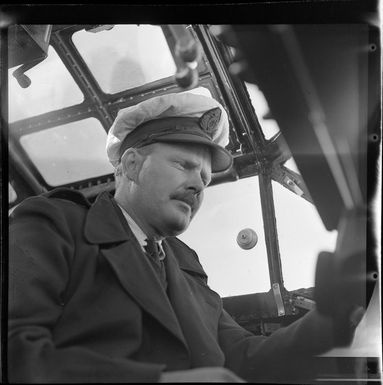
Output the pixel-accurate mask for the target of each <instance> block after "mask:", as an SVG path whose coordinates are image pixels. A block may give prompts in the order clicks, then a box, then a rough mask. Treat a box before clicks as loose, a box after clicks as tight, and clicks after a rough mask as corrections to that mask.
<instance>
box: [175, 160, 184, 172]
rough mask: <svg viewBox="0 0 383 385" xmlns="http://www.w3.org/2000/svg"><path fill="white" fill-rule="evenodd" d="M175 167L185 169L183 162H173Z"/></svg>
mask: <svg viewBox="0 0 383 385" xmlns="http://www.w3.org/2000/svg"><path fill="white" fill-rule="evenodd" d="M174 163H175V165H176V167H177V168H179V169H181V170H184V169H185V164H184V163H183V162H177V161H176V162H174Z"/></svg>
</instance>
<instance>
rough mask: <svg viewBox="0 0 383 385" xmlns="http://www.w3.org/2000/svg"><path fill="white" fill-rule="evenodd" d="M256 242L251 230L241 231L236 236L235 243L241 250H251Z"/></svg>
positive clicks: (256, 239) (256, 238)
mask: <svg viewBox="0 0 383 385" xmlns="http://www.w3.org/2000/svg"><path fill="white" fill-rule="evenodd" d="M257 242H258V236H257V233H256V232H255V231H254V230H253V229H243V230H241V231H240V232H239V233H238V235H237V243H238V245H239V247H241V248H242V249H245V250H249V249H252V248H253V247H254V246H255V245H256V244H257Z"/></svg>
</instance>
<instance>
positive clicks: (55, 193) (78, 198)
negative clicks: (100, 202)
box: [42, 188, 91, 207]
mask: <svg viewBox="0 0 383 385" xmlns="http://www.w3.org/2000/svg"><path fill="white" fill-rule="evenodd" d="M42 196H45V197H46V198H56V199H62V200H66V201H69V202H73V203H76V204H78V205H81V206H85V207H90V206H91V203H90V202H89V201H88V199H87V198H86V197H85V196H84V195H83V194H82V193H81V192H79V191H77V190H72V189H68V188H57V189H54V190H52V191H49V192H48V193H45V194H42Z"/></svg>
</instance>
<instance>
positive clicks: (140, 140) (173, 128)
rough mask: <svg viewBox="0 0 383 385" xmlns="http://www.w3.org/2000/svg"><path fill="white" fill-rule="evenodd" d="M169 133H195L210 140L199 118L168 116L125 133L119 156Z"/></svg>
mask: <svg viewBox="0 0 383 385" xmlns="http://www.w3.org/2000/svg"><path fill="white" fill-rule="evenodd" d="M169 134H187V135H196V136H199V137H202V138H204V139H207V140H209V141H211V140H212V139H211V137H210V136H209V135H208V134H207V133H206V132H204V131H203V130H202V128H201V126H200V123H199V119H198V118H192V117H169V118H162V119H153V120H150V121H148V122H145V123H143V124H141V125H140V126H138V127H137V128H136V129H135V130H134V131H132V132H131V133H130V134H129V135H127V136H126V137H125V139H124V141H123V142H122V144H121V147H120V157H121V156H122V155H123V153H124V152H125V151H126V150H127V149H128V148H132V147H136V148H137V147H143V146H146V145H148V144H151V143H154V142H156V138H159V137H162V136H165V135H169Z"/></svg>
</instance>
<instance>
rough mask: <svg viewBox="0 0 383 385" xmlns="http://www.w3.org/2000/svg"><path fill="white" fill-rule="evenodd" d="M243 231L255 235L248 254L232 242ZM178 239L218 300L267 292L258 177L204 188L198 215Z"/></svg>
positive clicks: (268, 283) (265, 257)
mask: <svg viewBox="0 0 383 385" xmlns="http://www.w3.org/2000/svg"><path fill="white" fill-rule="evenodd" d="M245 228H252V229H253V230H254V231H255V232H256V233H257V235H258V243H257V244H256V246H255V247H254V248H252V249H249V250H243V249H241V248H240V247H239V246H238V244H237V241H236V239H237V235H238V233H239V232H240V231H241V230H242V229H245ZM180 238H181V239H182V240H183V241H184V242H185V243H186V244H187V245H188V246H190V247H191V248H192V249H193V250H195V251H196V252H197V254H198V257H199V259H200V262H201V264H202V266H203V267H204V269H205V271H206V273H207V275H208V276H209V281H208V283H209V286H210V287H211V288H212V289H213V290H215V291H217V293H219V294H220V295H221V296H223V297H226V296H232V295H241V294H250V293H255V292H265V291H268V290H270V279H269V269H268V264H267V253H266V244H265V240H264V233H263V221H262V209H261V202H260V195H259V187H258V177H252V178H244V179H241V180H239V181H236V182H232V183H223V184H220V185H217V186H211V187H209V188H207V189H206V190H205V199H204V202H203V204H202V207H201V208H200V211H199V212H198V213H197V215H196V217H195V218H194V219H193V222H192V223H191V225H190V227H189V229H188V230H187V231H186V232H185V233H184V234H182V235H181V236H180Z"/></svg>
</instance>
